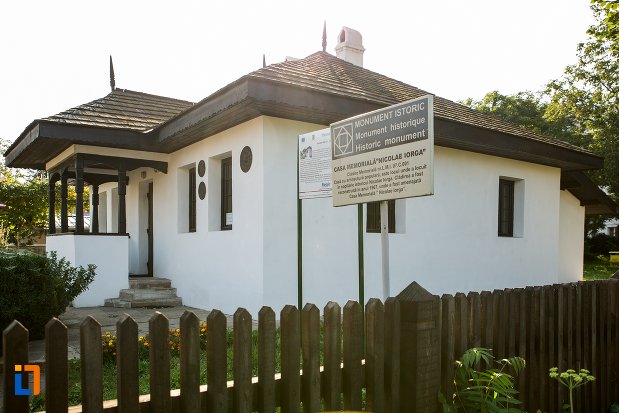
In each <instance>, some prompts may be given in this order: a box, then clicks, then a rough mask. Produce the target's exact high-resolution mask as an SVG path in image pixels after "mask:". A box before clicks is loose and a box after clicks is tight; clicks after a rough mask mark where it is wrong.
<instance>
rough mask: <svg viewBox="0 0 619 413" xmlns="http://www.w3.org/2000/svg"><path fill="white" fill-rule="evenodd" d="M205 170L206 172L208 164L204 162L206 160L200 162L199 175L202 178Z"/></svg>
mask: <svg viewBox="0 0 619 413" xmlns="http://www.w3.org/2000/svg"><path fill="white" fill-rule="evenodd" d="M205 172H206V164H205V163H204V161H200V162H198V175H200V178H202V177H203V176H204V173H205Z"/></svg>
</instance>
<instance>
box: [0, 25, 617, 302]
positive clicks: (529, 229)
mask: <svg viewBox="0 0 619 413" xmlns="http://www.w3.org/2000/svg"><path fill="white" fill-rule="evenodd" d="M338 40H339V43H338V46H337V48H336V52H337V57H336V56H333V55H331V54H329V53H327V52H325V51H324V50H323V51H319V52H317V53H314V54H312V55H310V56H308V57H306V58H304V59H299V60H288V61H286V62H283V63H278V64H273V65H269V66H266V67H263V68H261V69H258V70H256V71H254V72H251V73H249V74H247V75H245V76H243V77H241V78H240V79H238V80H237V81H235V82H233V83H231V84H229V85H226V86H224V87H223V88H221V89H220V90H219V91H217V92H216V93H214V94H212V95H211V96H208V97H206V98H205V99H203V100H202V101H200V102H198V103H195V104H192V103H190V102H185V101H179V100H175V99H169V98H164V97H160V96H153V95H149V94H144V93H139V92H133V91H129V90H124V89H117V88H114V89H113V90H112V92H111V93H110V94H109V95H107V96H105V97H103V98H101V99H98V100H95V101H93V102H91V103H87V104H84V105H81V106H78V107H76V108H73V109H69V110H67V111H65V112H62V113H59V114H57V115H54V116H51V117H49V118H45V119H37V120H34V121H33V122H32V123H31V124H30V125H28V127H26V129H25V130H24V132H23V133H22V134H21V135H20V136H19V137H18V139H17V140H16V141H15V143H14V144H13V145H12V146H11V147H10V148H9V149H8V151H7V153H6V155H5V156H6V160H7V163H8V165H9V166H11V167H24V168H36V169H41V170H47V171H48V172H49V176H50V199H51V202H50V217H53V216H54V214H55V212H56V211H54V209H53V205H54V202H53V200H54V197H56V196H60V197H63V195H62V193H63V192H64V188H66V186H67V185H68V184H71V183H74V184H75V185H76V192H77V194H78V197H79V196H81V193H82V190H83V186H84V184H85V183H86V184H89V185H92V186H93V196H92V204H93V209H92V213H91V221H92V222H91V232H90V233H84V231H83V223H82V224H80V220H79V218H78V220H77V221H78V222H77V223H76V232H75V233H67V230H68V226H67V225H66V219H65V220H63V223H62V224H61V228H55V222H54V221H53V220H50V232H51V234H50V235H49V236H48V238H47V243H48V250H57V251H59V252H60V253H61V254H63V255H65V256H67V257H68V258H69V259H70V260H72V262H75V263H80V264H86V263H95V264H97V265H98V272H97V277H96V280H95V282H94V284H93V285H92V286H91V288H90V290H89V291H87V292H86V293H84V294H83V295H82V296H81V297H80V298H79V299H78V300H77V301H76V305H102V304H103V301H104V299H105V298H110V297H116V296H117V295H118V292H119V290H121V289H123V288H127V286H128V281H127V280H128V274H148V275H151V276H154V277H166V278H169V279H170V280H171V281H172V284H173V285H174V287H176V288H177V290H178V295H179V296H180V297H182V300H183V302H184V303H185V304H187V305H191V306H197V307H203V308H220V309H222V310H223V311H225V312H232V311H234V310H235V309H236V308H237V307H239V306H243V307H246V308H248V309H249V310H250V311H252V312H253V313H256V312H257V310H258V309H259V308H260V307H261V306H262V305H270V306H272V307H273V308H274V309H276V311H277V310H278V309H279V308H281V307H282V306H283V305H285V304H289V303H290V304H297V302H298V300H299V294H302V298H301V300H302V301H303V302H314V303H316V304H318V305H323V304H325V303H326V302H327V301H328V300H335V301H338V302H340V303H344V302H345V301H346V300H348V299H358V298H359V260H358V258H359V254H358V238H357V225H358V208H357V206H347V207H339V208H334V207H332V206H331V199H330V198H321V199H310V200H304V201H303V204H302V246H303V247H302V251H303V253H302V281H301V285H299V279H300V278H299V271H298V259H297V258H298V256H297V234H298V223H297V208H298V199H297V158H298V151H297V144H298V135H299V134H303V133H308V132H312V131H315V130H319V129H323V128H325V127H327V126H328V125H330V124H331V123H333V122H335V121H339V120H342V119H345V118H347V117H350V116H353V115H357V114H360V113H365V112H368V111H372V110H376V109H379V108H382V107H385V106H388V105H391V104H394V103H398V102H402V101H405V100H409V99H412V98H416V97H419V96H422V95H425V94H427V92H425V91H423V90H420V89H418V88H416V87H413V86H410V85H407V84H405V83H402V82H399V81H397V80H395V79H391V78H388V77H386V76H383V75H381V74H379V73H375V72H372V71H370V70H367V69H365V68H363V67H362V64H363V58H362V57H363V52H364V48H363V46H362V42H361V35H360V34H359V33H358V32H356V31H354V30H351V29H348V28H343V29H342V31H341V33H340V34H339V35H338ZM434 115H435V118H434V127H435V160H434V172H435V184H434V188H435V190H434V192H435V194H434V195H433V196H428V197H423V198H411V199H402V200H397V201H395V203H394V204H393V207H392V211H391V215H392V218H393V220H394V221H395V225H394V228H393V230H394V233H393V234H392V235H390V249H391V254H390V268H391V292H392V294H396V293H397V292H399V291H400V290H401V289H403V288H404V287H405V286H407V285H408V284H409V283H410V282H411V281H417V282H418V283H419V284H421V285H422V286H423V287H425V288H426V289H428V290H429V291H431V292H432V293H435V294H440V293H447V292H449V293H453V292H456V291H469V290H483V289H486V290H491V289H494V288H504V287H524V286H527V285H539V284H548V283H558V282H565V281H574V280H578V279H580V278H581V275H582V255H583V254H582V252H583V231H584V218H585V214H598V213H613V212H614V210H615V208H616V206H615V205H614V203H613V202H612V201H611V200H610V199H609V198H608V197H607V196H606V195H605V194H604V193H603V192H602V191H600V190H599V189H598V188H597V187H596V186H595V185H594V184H593V183H592V182H591V181H590V180H589V179H588V178H587V177H586V176H585V175H584V173H583V171H586V170H591V169H597V168H600V167H601V166H602V162H603V160H602V159H601V158H599V157H597V156H595V155H593V154H592V153H590V152H588V151H586V150H583V149H581V148H578V147H575V146H572V145H570V144H568V143H565V142H562V141H559V140H555V139H552V138H549V137H546V136H541V135H539V134H536V133H533V132H531V131H528V130H525V129H522V128H520V127H518V126H515V125H513V124H510V123H508V122H505V121H502V120H500V119H497V118H494V117H491V116H488V115H486V114H483V113H480V112H477V111H474V110H472V109H469V108H467V107H464V106H461V105H459V104H457V103H454V102H452V101H449V100H447V99H443V98H440V97H438V96H435V97H434ZM57 181H60V182H61V184H60V191H58V189H57V188H56V187H57V184H56V183H57ZM57 192H58V193H59V195H57ZM78 204H79V202H78ZM373 208H374V207H373V206H370V211H369V213H368V211H367V210H368V208H367V206H364V210H363V211H364V212H363V215H362V219H363V248H364V254H363V257H364V283H365V284H364V296H365V297H366V299H367V298H369V297H373V296H380V295H381V291H382V290H381V281H380V278H381V276H380V274H381V272H380V268H381V267H380V254H379V251H380V249H379V238H380V235H379V234H376V233H372V232H368V231H367V229H368V227H369V229H370V230H371V229H372V228H373V227H375V226H376V225H377V222H376V214H375V212H374V209H373ZM77 212H78V216H79V215H80V214H81V213H82V211H77ZM61 215H62V216H63V217H66V215H67V214H66V211H65V210H63V211H61ZM368 216H369V219H368ZM299 287H301V288H299Z"/></svg>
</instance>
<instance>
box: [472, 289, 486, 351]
mask: <svg viewBox="0 0 619 413" xmlns="http://www.w3.org/2000/svg"><path fill="white" fill-rule="evenodd" d="M468 302H469V339H468V347H481V325H482V323H483V321H482V319H481V297H480V295H479V293H478V292H471V293H469V295H468Z"/></svg>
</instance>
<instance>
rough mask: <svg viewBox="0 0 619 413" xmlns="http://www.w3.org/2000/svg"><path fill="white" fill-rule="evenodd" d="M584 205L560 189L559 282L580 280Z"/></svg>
mask: <svg viewBox="0 0 619 413" xmlns="http://www.w3.org/2000/svg"><path fill="white" fill-rule="evenodd" d="M584 236H585V207H584V206H581V205H580V201H579V200H578V199H577V198H576V197H575V196H574V195H572V194H571V193H570V192H569V191H561V206H560V213H559V282H561V283H567V282H574V281H581V280H582V270H583V265H582V257H583V253H584V251H583V249H584V244H583V239H584Z"/></svg>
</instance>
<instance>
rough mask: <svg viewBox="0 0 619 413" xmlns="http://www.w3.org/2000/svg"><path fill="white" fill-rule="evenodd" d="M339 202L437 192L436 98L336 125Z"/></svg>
mask: <svg viewBox="0 0 619 413" xmlns="http://www.w3.org/2000/svg"><path fill="white" fill-rule="evenodd" d="M331 138H332V139H331V140H332V154H331V158H332V163H331V171H332V190H333V206H342V205H350V204H359V203H365V202H374V201H385V200H389V199H399V198H410V197H416V196H424V195H432V194H433V193H434V176H433V159H434V113H433V96H432V95H427V96H423V97H420V98H417V99H413V100H409V101H407V102H403V103H399V104H397V105H393V106H390V107H387V108H384V109H379V110H377V111H374V112H369V113H365V114H363V115H359V116H355V117H353V118H349V119H345V120H343V121H340V122H336V123H334V124H332V125H331Z"/></svg>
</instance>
